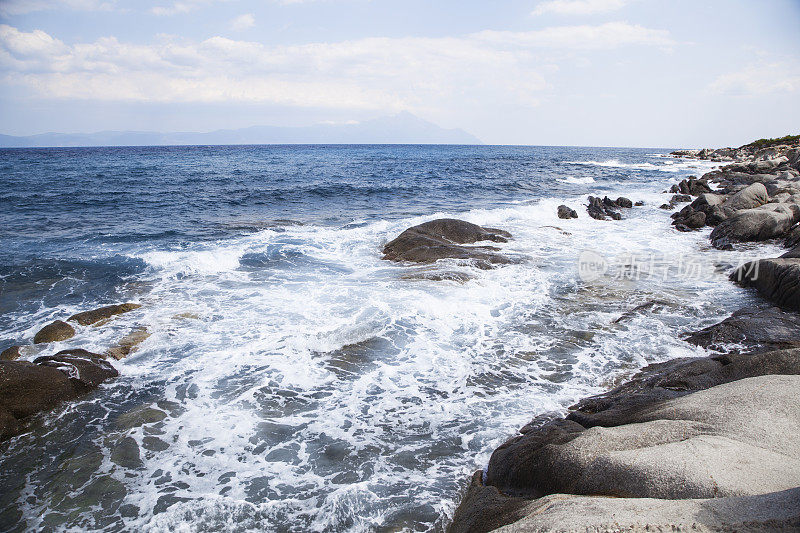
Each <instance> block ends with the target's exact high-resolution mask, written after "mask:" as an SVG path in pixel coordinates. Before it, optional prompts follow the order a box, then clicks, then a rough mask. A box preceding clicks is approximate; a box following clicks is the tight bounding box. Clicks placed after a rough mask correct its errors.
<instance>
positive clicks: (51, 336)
mask: <svg viewBox="0 0 800 533" xmlns="http://www.w3.org/2000/svg"><path fill="white" fill-rule="evenodd" d="M74 336H75V328H73V327H72V326H70V325H69V324H67V323H66V322H64V321H63V320H56V321H55V322H51V323H50V324H48V325H46V326H45V327H43V328H42V329H40V330H39V332H38V333H36V335H34V336H33V343H34V344H45V343H48V342H58V341H65V340H67V339H71V338H72V337H74Z"/></svg>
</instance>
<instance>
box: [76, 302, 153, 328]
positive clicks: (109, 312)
mask: <svg viewBox="0 0 800 533" xmlns="http://www.w3.org/2000/svg"><path fill="white" fill-rule="evenodd" d="M141 306H142V305H141V304H135V303H124V304H116V305H108V306H106V307H101V308H99V309H93V310H91V311H84V312H83V313H78V314H75V315H72V316H71V317H69V318H68V319H67V320H69V321H71V322H77V323H78V324H80V325H81V326H88V325H90V324H95V323H97V322H100V321H101V320H107V319H109V318H111V317H112V316H115V315H120V314H122V313H128V312H130V311H133V310H134V309H139V308H140V307H141Z"/></svg>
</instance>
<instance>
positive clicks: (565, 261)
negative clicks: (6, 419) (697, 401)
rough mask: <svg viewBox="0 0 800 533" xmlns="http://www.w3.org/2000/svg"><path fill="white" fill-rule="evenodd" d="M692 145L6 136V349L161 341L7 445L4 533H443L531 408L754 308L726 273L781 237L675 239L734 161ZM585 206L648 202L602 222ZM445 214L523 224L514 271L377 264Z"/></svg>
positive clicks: (678, 353) (0, 335) (581, 390)
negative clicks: (707, 176) (232, 142)
mask: <svg viewBox="0 0 800 533" xmlns="http://www.w3.org/2000/svg"><path fill="white" fill-rule="evenodd" d="M668 153H669V150H667V149H627V148H580V147H536V146H427V145H426V146H421V145H413V146H412V145H357V146H355V145H354V146H344V145H329V146H322V145H307V146H302V145H291V146H272V145H270V146H181V147H113V148H51V149H48V148H38V149H3V150H0V205H1V206H2V208H1V209H0V250H1V251H2V258H0V342H1V343H2V344H1V345H0V349H2V348H6V347H8V346H11V345H13V344H20V345H23V346H25V347H24V348H23V358H24V359H29V360H32V359H34V358H35V357H37V356H39V355H48V354H52V353H55V352H57V351H59V350H63V349H67V348H84V349H87V350H89V351H92V352H96V353H103V352H104V351H105V350H107V349H108V348H109V347H111V346H114V345H115V344H116V343H117V342H118V341H119V340H120V339H121V338H122V337H124V336H125V335H126V334H128V333H129V332H131V331H133V330H140V329H142V328H146V330H147V332H148V333H149V334H150V336H149V337H148V338H147V339H146V340H145V341H144V342H143V343H142V344H140V345H139V347H138V350H137V351H135V352H134V353H132V354H131V355H129V356H128V357H127V358H125V359H123V360H121V361H118V362H114V363H113V364H114V365H115V366H116V368H117V369H118V370H119V372H120V376H119V377H118V378H116V379H114V380H112V381H109V382H107V383H106V384H104V385H102V386H101V387H100V388H99V389H97V390H95V391H92V392H91V393H89V394H87V395H86V396H83V397H81V398H80V399H79V400H77V401H75V402H71V403H68V404H64V405H61V406H59V407H57V408H56V409H55V410H53V411H50V412H47V413H42V414H40V415H36V416H34V417H33V419H32V420H31V421H30V424H29V428H28V431H27V432H26V433H25V434H23V435H20V436H18V437H15V438H13V439H11V440H7V441H5V442H2V443H0V530H2V531H23V530H37V531H86V530H96V531H164V532H167V531H271V532H306V531H320V532H344V531H348V532H351V531H352V532H367V531H369V532H397V531H437V532H441V531H444V530H445V528H446V527H447V524H448V522H449V520H450V519H451V517H452V514H453V511H454V509H455V507H456V506H457V504H458V502H459V500H460V498H461V496H462V495H463V494H464V491H465V489H466V486H467V483H468V480H469V477H470V475H471V474H472V473H473V472H475V471H476V470H480V469H483V468H485V467H486V465H487V464H488V461H489V457H490V455H491V453H492V451H493V450H494V449H495V448H496V447H497V446H499V445H500V444H502V443H503V442H504V441H505V440H506V439H508V438H511V437H512V436H514V435H515V434H516V432H517V430H518V429H519V428H520V427H521V426H523V425H525V424H526V423H527V422H528V421H530V420H531V419H532V418H533V417H535V416H537V415H541V414H544V413H551V412H553V413H564V412H565V411H566V409H567V408H568V407H569V406H570V405H572V404H573V403H574V402H576V401H577V400H579V399H580V398H583V397H586V396H588V395H592V394H597V393H601V392H603V391H604V390H607V389H608V388H609V387H612V386H613V385H614V384H616V383H619V382H620V381H621V380H623V379H625V378H626V377H629V376H631V375H632V374H633V373H635V372H636V371H637V370H638V369H640V368H641V367H643V366H645V365H647V364H649V363H653V362H659V361H665V360H668V359H672V358H676V357H690V356H698V355H703V354H704V353H705V352H704V350H703V349H700V348H697V347H694V346H691V345H689V344H687V343H686V342H684V341H683V340H682V338H681V336H682V335H683V334H684V333H686V332H689V331H694V330H697V329H700V328H702V327H705V326H708V325H710V324H713V323H715V322H717V321H719V320H720V319H722V318H724V317H725V316H727V315H729V314H730V313H731V312H732V311H734V310H735V309H738V308H739V307H742V306H744V305H748V304H752V303H753V302H754V301H755V297H754V295H752V294H751V293H750V292H748V291H747V290H745V289H741V288H738V287H736V286H734V285H733V284H732V283H730V282H729V281H728V279H727V273H728V272H729V271H730V270H731V269H732V268H733V267H735V266H736V264H737V263H739V262H741V261H742V260H744V259H747V258H750V257H752V256H753V255H754V254H758V255H759V256H763V255H766V254H767V253H769V252H770V250H769V248H770V246H773V245H758V246H757V247H756V246H755V245H754V246H751V247H742V248H740V249H739V250H737V251H735V252H717V251H715V250H713V249H711V247H710V246H709V244H708V229H705V230H702V231H698V232H693V233H679V232H677V231H676V230H675V229H674V228H673V227H671V226H670V218H669V215H670V211H666V210H664V209H660V208H659V206H660V205H661V204H663V203H665V202H666V201H668V200H669V197H670V195H669V194H665V191H666V190H667V189H669V188H670V186H671V185H673V184H675V183H678V182H679V181H680V180H681V179H684V178H686V177H687V176H689V175H695V176H699V175H701V174H703V173H705V172H708V171H709V170H711V169H713V168H714V167H715V165H716V164H715V163H710V162H701V161H692V160H684V159H676V158H673V157H670V156H669V155H668ZM588 195H595V196H601V197H602V196H609V197H610V198H612V199H615V198H617V197H618V196H624V197H627V198H630V199H631V200H632V201H634V202H644V205H641V206H637V207H634V208H632V209H623V210H622V214H623V218H622V220H619V221H613V220H605V221H602V220H594V219H592V218H590V217H589V216H588V215H587V213H586V209H585V204H586V203H587V196H588ZM561 204H565V205H567V206H569V207H571V208H573V209H575V210H576V211H577V212H578V214H579V217H578V218H577V219H570V220H561V219H559V218H558V217H557V216H556V209H557V207H558V206H559V205H561ZM442 217H452V218H459V219H463V220H467V221H470V222H474V223H476V224H480V225H483V226H489V227H493V228H501V229H505V230H507V231H510V232H511V233H512V235H513V238H512V239H511V240H510V241H509V242H508V243H500V244H497V243H490V244H492V245H496V246H498V247H500V248H501V250H500V252H499V253H502V254H503V255H506V256H508V257H509V258H512V259H513V261H512V262H511V264H508V265H501V266H498V267H497V268H493V269H485V268H481V266H483V265H475V264H472V263H470V262H469V261H456V260H445V261H440V262H438V263H436V264H433V265H412V264H402V263H392V262H389V261H385V260H382V259H381V248H382V247H383V245H384V244H385V243H386V242H388V241H389V240H391V239H393V238H394V237H395V236H397V235H398V234H399V233H400V232H401V231H403V230H404V229H406V228H408V227H410V226H413V225H415V224H419V223H422V222H425V221H428V220H432V219H435V218H442ZM587 258H589V259H591V261H590V262H591V263H592V265H593V267H592V268H590V269H589V270H586V269H585V268H583V267H584V266H585V265H586V263H587ZM598 265H600V266H599V267H598ZM128 301H130V302H138V303H140V304H142V307H141V308H140V309H138V310H136V311H133V312H130V313H127V314H124V315H120V316H118V317H116V318H114V319H112V320H110V321H108V322H107V323H104V324H102V325H99V326H86V327H77V334H76V336H75V337H73V338H71V339H69V340H67V341H63V342H57V343H52V344H44V345H37V346H30V344H31V339H32V338H33V335H34V334H35V333H36V332H37V331H38V329H39V328H41V327H42V326H43V325H45V324H47V323H49V322H50V321H52V320H56V319H62V320H64V319H66V318H67V317H69V316H70V315H72V314H73V313H76V312H79V311H85V310H90V309H94V308H96V307H99V306H102V305H108V304H112V303H120V302H128Z"/></svg>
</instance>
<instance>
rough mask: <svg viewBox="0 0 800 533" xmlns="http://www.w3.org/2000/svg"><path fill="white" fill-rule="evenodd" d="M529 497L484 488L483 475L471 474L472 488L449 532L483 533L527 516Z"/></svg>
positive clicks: (488, 487)
mask: <svg viewBox="0 0 800 533" xmlns="http://www.w3.org/2000/svg"><path fill="white" fill-rule="evenodd" d="M528 503H529V500H527V499H526V498H514V497H509V496H507V495H505V494H501V493H500V491H498V490H497V488H496V487H493V486H491V485H484V483H483V472H482V471H480V470H479V471H477V472H475V473H474V474H472V480H471V482H470V486H469V489H467V493H466V494H465V495H464V498H463V499H462V500H461V505H459V506H458V508H457V509H456V511H455V514H454V515H453V523H452V524H450V527H449V528H448V529H447V533H484V532H489V531H494V530H495V529H498V528H500V527H502V526H504V525H506V524H510V523H512V522H516V521H517V520H521V519H522V518H524V517H525V514H526V513H524V512H523V509H524V508H525V506H526V505H527V504H528Z"/></svg>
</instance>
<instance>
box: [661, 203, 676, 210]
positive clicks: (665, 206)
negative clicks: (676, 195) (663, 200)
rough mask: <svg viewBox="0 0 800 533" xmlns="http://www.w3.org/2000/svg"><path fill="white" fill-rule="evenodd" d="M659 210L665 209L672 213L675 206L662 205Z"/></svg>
mask: <svg viewBox="0 0 800 533" xmlns="http://www.w3.org/2000/svg"><path fill="white" fill-rule="evenodd" d="M658 208H659V209H664V210H666V211H672V210H673V209H675V206H674V205H672V204H661V205H660V206H658Z"/></svg>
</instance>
